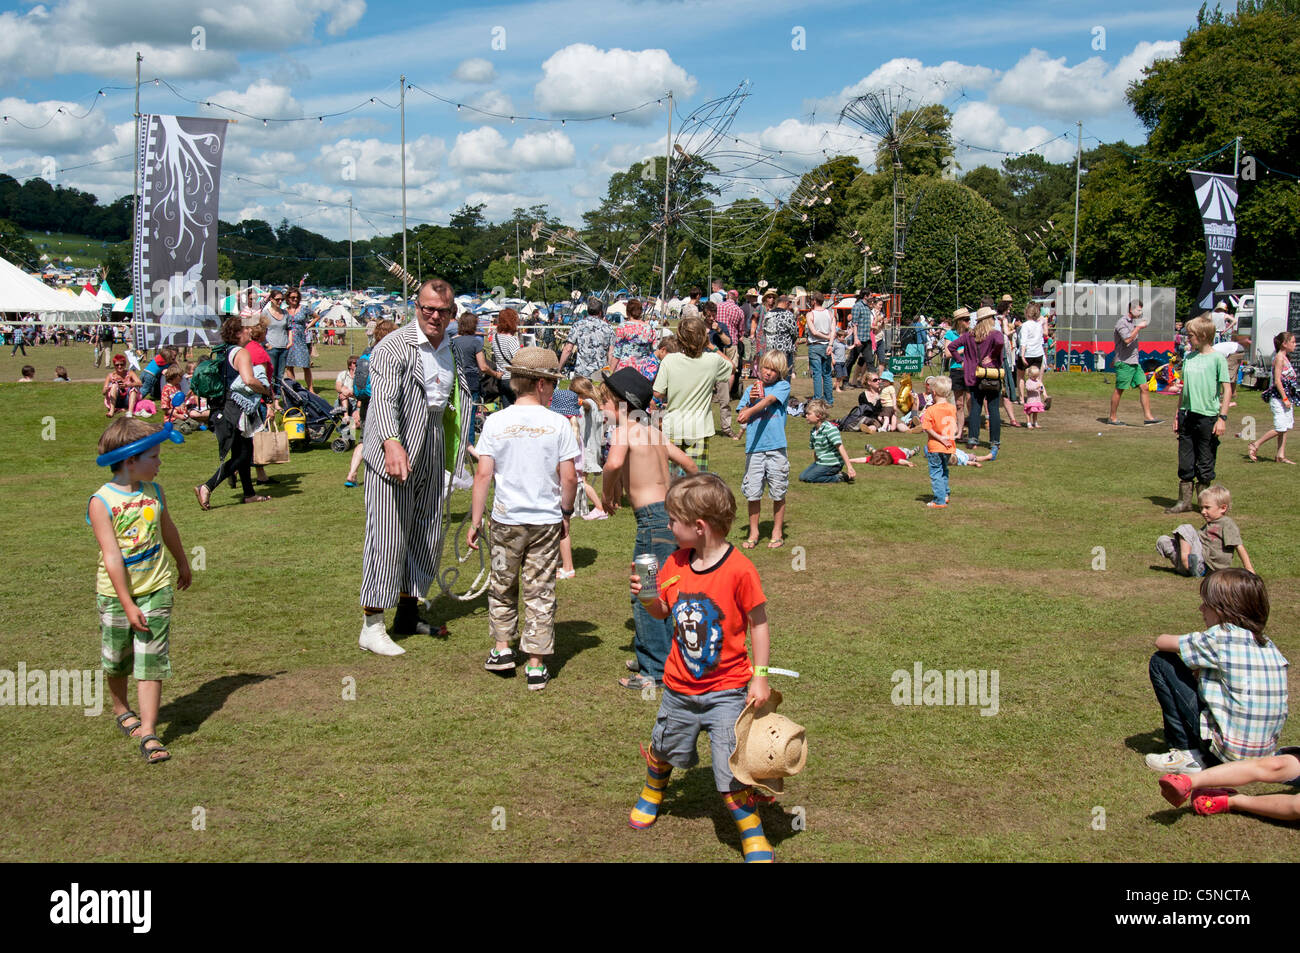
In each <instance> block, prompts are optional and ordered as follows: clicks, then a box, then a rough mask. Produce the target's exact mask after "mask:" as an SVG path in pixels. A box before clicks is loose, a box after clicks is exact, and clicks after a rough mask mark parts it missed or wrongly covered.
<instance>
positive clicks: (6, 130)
mask: <svg viewBox="0 0 1300 953" xmlns="http://www.w3.org/2000/svg"><path fill="white" fill-rule="evenodd" d="M86 105H87V104H86V103H69V102H65V101H63V100H58V99H47V100H43V101H41V102H36V103H31V102H28V101H27V100H25V99H17V98H14V97H12V96H6V97H5V98H4V99H0V115H4V116H8V117H9V118H8V120H7V121H6V122H4V124H3V125H2V126H0V129H3V133H2V135H3V141H4V144H5V146H6V147H9V148H15V147H17V148H24V149H76V148H78V147H84V145H85V143H86V142H87V141H90V140H94V139H96V138H98V137H99V136H101V135H103V133H104V131H105V129H106V128H107V123H106V120H105V118H104V117H105V113H104V112H103V110H102V108H101V109H96V110H95V111H94V112H92V113H91V114H90V115H89V116H86V117H85V118H84V119H83V118H78V117H81V116H82V114H83V113H85V112H86ZM96 105H99V104H96ZM47 120H48V122H47ZM29 126H38V127H40V128H35V129H31V128H27V127H29ZM69 164H71V163H69Z"/></svg>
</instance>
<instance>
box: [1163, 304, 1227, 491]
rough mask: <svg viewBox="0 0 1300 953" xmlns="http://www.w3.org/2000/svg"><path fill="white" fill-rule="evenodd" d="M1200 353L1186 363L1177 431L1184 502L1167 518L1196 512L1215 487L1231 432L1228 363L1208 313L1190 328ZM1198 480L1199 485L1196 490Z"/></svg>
mask: <svg viewBox="0 0 1300 953" xmlns="http://www.w3.org/2000/svg"><path fill="white" fill-rule="evenodd" d="M1185 330H1186V332H1187V336H1188V338H1190V340H1191V343H1192V346H1193V347H1195V348H1196V353H1195V354H1192V355H1190V356H1189V357H1188V358H1187V359H1186V360H1185V361H1184V362H1183V393H1182V399H1181V402H1180V403H1179V405H1178V418H1177V420H1175V421H1174V431H1175V432H1176V433H1177V434H1178V502H1177V503H1175V504H1174V505H1173V506H1171V507H1169V508H1168V509H1167V510H1165V512H1166V513H1188V512H1191V511H1192V510H1194V509H1196V503H1195V501H1196V499H1197V498H1198V497H1199V495H1200V492H1201V491H1202V490H1204V489H1205V488H1206V487H1208V486H1209V485H1210V484H1211V483H1213V482H1214V462H1215V455H1216V454H1217V453H1218V451H1219V438H1220V437H1221V436H1223V433H1224V431H1225V430H1227V427H1228V415H1227V414H1225V413H1224V412H1223V411H1224V410H1226V409H1227V408H1226V407H1224V401H1223V388H1224V385H1226V384H1227V383H1228V361H1227V359H1226V358H1225V357H1224V356H1223V355H1222V354H1220V353H1219V352H1217V351H1216V350H1214V321H1213V320H1212V319H1211V318H1210V316H1209V314H1208V313H1207V314H1202V315H1201V316H1200V317H1197V318H1193V319H1192V320H1191V321H1188V322H1187V326H1186V328H1185ZM1193 481H1195V483H1196V485H1195V486H1193Z"/></svg>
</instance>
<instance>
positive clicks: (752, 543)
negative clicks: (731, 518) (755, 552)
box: [740, 539, 758, 549]
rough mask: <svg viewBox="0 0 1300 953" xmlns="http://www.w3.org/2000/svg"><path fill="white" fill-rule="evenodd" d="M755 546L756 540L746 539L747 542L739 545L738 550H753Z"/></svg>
mask: <svg viewBox="0 0 1300 953" xmlns="http://www.w3.org/2000/svg"><path fill="white" fill-rule="evenodd" d="M757 545H758V540H756V539H747V540H745V541H744V542H743V543H741V544H740V548H741V549H753V548H754V547H755V546H757Z"/></svg>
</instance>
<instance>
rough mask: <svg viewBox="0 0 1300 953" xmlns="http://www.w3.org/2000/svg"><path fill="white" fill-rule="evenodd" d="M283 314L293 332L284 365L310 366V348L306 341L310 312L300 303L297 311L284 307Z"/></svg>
mask: <svg viewBox="0 0 1300 953" xmlns="http://www.w3.org/2000/svg"><path fill="white" fill-rule="evenodd" d="M284 314H285V320H286V321H288V323H289V331H290V332H291V333H292V334H293V345H292V346H291V347H290V348H289V354H288V357H286V359H285V362H284V364H285V367H311V348H310V347H309V346H308V343H307V319H308V318H310V317H311V312H309V311H308V310H307V306H306V305H301V306H300V307H299V308H298V310H297V311H290V310H289V309H288V308H285V309H284Z"/></svg>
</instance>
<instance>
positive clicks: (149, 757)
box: [140, 735, 172, 764]
mask: <svg viewBox="0 0 1300 953" xmlns="http://www.w3.org/2000/svg"><path fill="white" fill-rule="evenodd" d="M151 741H156V742H158V747H156V748H150V747H148V745H149V742H151ZM159 752H161V753H162V757H161V758H155V757H153V755H156V754H158V753H159ZM140 754H142V755H144V760H145V761H147V762H148V763H149V764H162V763H163V762H164V761H170V760H171V757H172V756H171V752H170V751H168V750H167V746H166V745H164V744H163V743H162V739H161V738H159V737H158V736H157V735H145V736H144V737H143V738H141V739H140Z"/></svg>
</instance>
